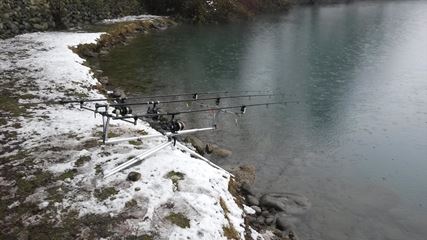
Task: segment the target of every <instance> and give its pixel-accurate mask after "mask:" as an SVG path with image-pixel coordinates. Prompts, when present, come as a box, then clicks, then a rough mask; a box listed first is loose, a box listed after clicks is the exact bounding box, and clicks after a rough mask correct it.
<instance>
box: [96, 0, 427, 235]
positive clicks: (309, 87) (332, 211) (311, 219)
mask: <svg viewBox="0 0 427 240" xmlns="http://www.w3.org/2000/svg"><path fill="white" fill-rule="evenodd" d="M426 12H427V3H426V2H417V1H409V2H383V3H357V4H350V5H334V6H321V7H304V8H297V9H294V10H292V11H291V12H290V13H289V14H286V15H279V16H264V17H260V18H259V19H256V20H255V21H253V22H250V23H240V24H232V25H216V26H180V27H176V28H174V29H171V30H168V31H165V32H161V33H155V34H150V35H146V36H142V37H140V38H138V39H136V40H135V41H134V42H133V43H132V44H131V45H129V46H126V47H123V48H118V49H117V50H115V51H114V52H113V53H112V54H111V55H110V56H107V57H106V58H105V59H103V61H102V64H101V67H102V68H103V70H104V71H105V72H106V74H107V75H109V76H110V77H111V78H112V79H113V80H114V84H115V85H119V86H122V87H124V88H126V89H127V90H128V91H132V92H134V93H138V92H142V93H146V94H156V93H172V92H193V91H205V90H224V89H226V90H229V89H232V90H247V89H272V90H278V91H281V92H284V93H286V94H287V95H286V97H285V98H286V99H289V100H300V101H302V102H303V103H302V104H300V105H288V106H271V107H270V108H269V109H265V108H258V109H249V112H248V114H246V115H245V116H244V117H243V118H238V117H235V116H232V115H229V114H222V115H221V119H222V120H223V121H221V122H220V125H221V126H220V127H221V130H220V131H218V132H215V133H213V134H204V135H201V137H202V138H203V139H204V140H205V141H211V142H217V143H219V144H220V145H224V146H229V147H231V148H232V150H233V151H234V154H233V156H232V157H231V158H230V159H225V160H224V159H216V161H217V162H218V163H219V164H222V165H228V164H236V163H251V164H254V165H255V166H256V167H257V170H258V173H257V174H258V178H257V186H256V187H257V188H258V189H260V190H262V191H265V190H267V191H294V192H299V193H302V194H304V195H306V196H307V197H309V198H310V199H311V201H312V203H313V207H312V209H311V210H310V212H309V213H308V214H307V215H306V216H305V217H304V219H302V221H301V223H300V225H299V233H300V235H302V238H303V239H325V240H334V239H336V240H342V239H355V240H356V239H357V240H359V239H425V236H427V229H426V228H425V223H426V222H427V209H426V208H427V188H426V187H425V183H426V182H427V174H426V173H427V15H426V14H425V13H426ZM262 100H263V101H274V100H275V99H262ZM240 102H248V100H240ZM249 102H254V100H251V101H249ZM226 103H229V104H234V103H236V104H237V103H239V101H237V100H234V101H228V102H226ZM226 103H224V104H226ZM180 107H181V108H185V107H184V106H182V105H181V106H180ZM186 118H187V119H186V120H187V121H188V122H189V123H191V124H189V125H191V126H194V127H200V126H206V125H207V124H209V123H210V121H211V116H209V114H202V115H189V116H186ZM235 120H237V125H236V121H235Z"/></svg>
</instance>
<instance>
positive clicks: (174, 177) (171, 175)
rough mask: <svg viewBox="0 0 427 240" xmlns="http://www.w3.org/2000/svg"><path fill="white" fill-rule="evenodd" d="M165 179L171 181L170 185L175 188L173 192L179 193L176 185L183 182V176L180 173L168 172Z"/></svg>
mask: <svg viewBox="0 0 427 240" xmlns="http://www.w3.org/2000/svg"><path fill="white" fill-rule="evenodd" d="M165 177H166V178H169V179H170V180H172V183H173V185H174V186H175V189H174V190H177V191H179V185H178V183H179V181H180V180H184V177H185V174H184V173H181V172H175V171H170V172H168V174H166V176H165Z"/></svg>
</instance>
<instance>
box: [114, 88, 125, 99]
mask: <svg viewBox="0 0 427 240" xmlns="http://www.w3.org/2000/svg"><path fill="white" fill-rule="evenodd" d="M111 97H112V98H126V93H125V91H123V90H122V89H120V88H116V89H114V91H113V93H112V94H111Z"/></svg>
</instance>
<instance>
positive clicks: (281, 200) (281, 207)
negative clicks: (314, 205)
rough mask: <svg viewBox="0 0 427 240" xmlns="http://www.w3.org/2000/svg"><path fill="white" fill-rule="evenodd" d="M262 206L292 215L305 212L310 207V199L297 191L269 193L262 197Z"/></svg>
mask: <svg viewBox="0 0 427 240" xmlns="http://www.w3.org/2000/svg"><path fill="white" fill-rule="evenodd" d="M260 206H261V207H265V208H273V209H276V210H278V211H282V212H285V213H287V214H291V215H298V214H303V213H305V212H306V211H307V210H308V209H310V207H311V204H310V202H309V201H308V199H307V198H306V197H304V196H302V195H299V194H295V193H267V194H264V195H263V196H262V197H261V198H260Z"/></svg>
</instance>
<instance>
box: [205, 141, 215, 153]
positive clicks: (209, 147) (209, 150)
mask: <svg viewBox="0 0 427 240" xmlns="http://www.w3.org/2000/svg"><path fill="white" fill-rule="evenodd" d="M217 147H218V146H217V145H215V144H212V143H208V144H206V148H205V151H206V153H207V154H211V153H212V152H213V150H214V148H217Z"/></svg>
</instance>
